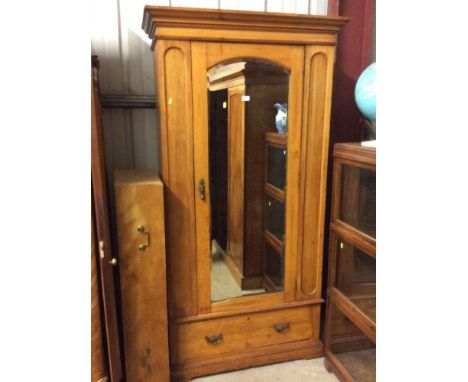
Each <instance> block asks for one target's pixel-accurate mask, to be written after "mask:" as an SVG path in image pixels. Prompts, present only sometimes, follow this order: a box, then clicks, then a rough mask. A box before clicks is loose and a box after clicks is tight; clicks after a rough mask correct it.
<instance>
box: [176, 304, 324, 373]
mask: <svg viewBox="0 0 468 382" xmlns="http://www.w3.org/2000/svg"><path fill="white" fill-rule="evenodd" d="M317 309H318V306H303V307H298V308H293V309H283V310H279V311H274V312H271V311H266V312H260V313H252V314H245V315H236V316H233V317H227V318H222V319H212V320H206V321H199V322H190V323H185V324H179V325H172V326H171V338H172V340H173V341H174V343H173V344H174V345H173V346H172V347H171V362H172V363H173V364H180V363H183V362H186V361H193V360H200V359H212V357H215V356H219V355H225V354H229V353H236V352H242V351H245V350H249V349H258V351H261V350H260V349H261V348H262V347H267V346H272V345H280V344H284V343H289V342H294V341H303V340H318V332H316V331H315V328H314V325H313V319H314V317H313V315H314V313H315V311H316V310H317ZM210 341H211V342H212V343H209V342H210Z"/></svg>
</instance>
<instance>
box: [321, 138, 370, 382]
mask: <svg viewBox="0 0 468 382" xmlns="http://www.w3.org/2000/svg"><path fill="white" fill-rule="evenodd" d="M344 166H347V169H348V170H347V172H346V173H345V172H344V171H343V167H344ZM361 170H365V171H362V172H361ZM333 172H334V173H333V196H332V209H331V210H332V216H331V224H330V245H329V247H330V251H329V267H328V268H329V269H328V293H327V294H328V306H327V318H326V331H325V357H326V363H325V364H326V366H327V369H328V370H329V371H333V372H334V373H335V374H336V375H337V376H338V378H339V379H340V380H341V381H366V382H367V381H369V382H370V381H375V344H376V329H377V327H376V295H375V290H376V277H375V261H376V239H375V237H373V236H372V233H375V212H372V211H375V176H371V177H369V174H371V173H373V172H374V173H375V148H368V147H364V146H361V145H360V144H337V145H335V148H334V169H333ZM372 188H373V189H372ZM363 189H364V190H363ZM369 195H370V197H369ZM343 201H344V202H343ZM342 207H346V212H347V214H346V218H345V219H343V220H345V221H342V220H341V219H342V218H343V216H342V214H341V208H342ZM362 211H370V215H368V214H367V213H365V214H363V213H362ZM363 218H364V219H363ZM351 224H352V225H351ZM357 227H359V228H360V229H358V228H357ZM363 230H364V231H365V232H364V231H363ZM369 233H370V234H369Z"/></svg>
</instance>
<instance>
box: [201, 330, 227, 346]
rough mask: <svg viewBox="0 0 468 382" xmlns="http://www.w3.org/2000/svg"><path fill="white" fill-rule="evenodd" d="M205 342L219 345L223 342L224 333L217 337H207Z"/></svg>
mask: <svg viewBox="0 0 468 382" xmlns="http://www.w3.org/2000/svg"><path fill="white" fill-rule="evenodd" d="M205 340H206V342H208V343H209V344H210V345H218V344H220V343H221V342H223V333H220V334H218V335H217V336H205Z"/></svg>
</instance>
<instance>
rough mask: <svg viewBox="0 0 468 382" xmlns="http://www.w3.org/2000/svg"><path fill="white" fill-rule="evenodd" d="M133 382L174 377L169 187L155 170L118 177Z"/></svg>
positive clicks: (127, 353) (128, 366)
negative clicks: (166, 207)
mask: <svg viewBox="0 0 468 382" xmlns="http://www.w3.org/2000/svg"><path fill="white" fill-rule="evenodd" d="M114 187H115V205H116V220H117V233H118V239H119V240H118V245H119V264H120V266H119V270H120V285H121V304H122V324H123V337H124V338H123V340H124V344H125V370H126V380H127V381H148V382H150V381H158V382H165V381H169V343H168V322H167V294H166V287H165V282H166V256H165V238H164V201H163V185H162V182H161V180H160V179H159V178H158V177H157V176H156V174H155V173H154V171H150V170H122V171H117V172H116V173H115V177H114Z"/></svg>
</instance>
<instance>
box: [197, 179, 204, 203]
mask: <svg viewBox="0 0 468 382" xmlns="http://www.w3.org/2000/svg"><path fill="white" fill-rule="evenodd" d="M198 189H199V190H200V199H201V200H205V181H204V180H203V179H201V180H200V182H199V183H198Z"/></svg>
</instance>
